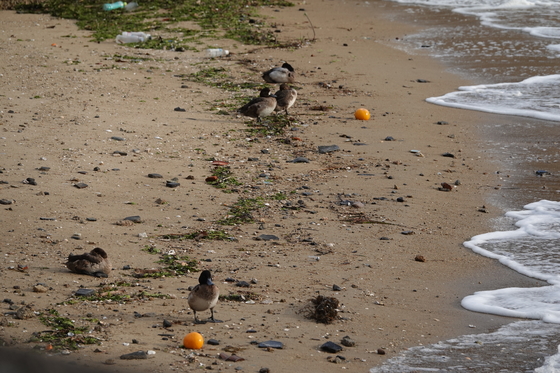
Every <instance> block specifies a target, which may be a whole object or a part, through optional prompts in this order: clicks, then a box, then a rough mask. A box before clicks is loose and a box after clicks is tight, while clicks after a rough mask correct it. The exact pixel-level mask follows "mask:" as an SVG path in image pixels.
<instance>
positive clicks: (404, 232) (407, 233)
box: [401, 231, 414, 236]
mask: <svg viewBox="0 0 560 373" xmlns="http://www.w3.org/2000/svg"><path fill="white" fill-rule="evenodd" d="M401 234H404V235H405V236H410V235H411V234H414V231H402V232H401Z"/></svg>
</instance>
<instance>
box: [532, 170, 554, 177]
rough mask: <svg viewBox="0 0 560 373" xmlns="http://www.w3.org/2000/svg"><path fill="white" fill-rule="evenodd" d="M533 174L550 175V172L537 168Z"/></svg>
mask: <svg viewBox="0 0 560 373" xmlns="http://www.w3.org/2000/svg"><path fill="white" fill-rule="evenodd" d="M535 174H537V176H540V177H543V176H550V175H552V173H551V172H549V171H546V170H538V171H535Z"/></svg>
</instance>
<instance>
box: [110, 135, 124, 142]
mask: <svg viewBox="0 0 560 373" xmlns="http://www.w3.org/2000/svg"><path fill="white" fill-rule="evenodd" d="M111 140H115V141H125V140H126V139H125V138H124V137H119V136H111Z"/></svg>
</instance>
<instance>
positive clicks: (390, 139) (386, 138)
mask: <svg viewBox="0 0 560 373" xmlns="http://www.w3.org/2000/svg"><path fill="white" fill-rule="evenodd" d="M385 141H395V139H394V138H393V136H387V137H385Z"/></svg>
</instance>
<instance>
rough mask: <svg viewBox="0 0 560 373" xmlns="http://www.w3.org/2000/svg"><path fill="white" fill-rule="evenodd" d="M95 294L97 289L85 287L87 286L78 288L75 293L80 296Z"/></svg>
mask: <svg viewBox="0 0 560 373" xmlns="http://www.w3.org/2000/svg"><path fill="white" fill-rule="evenodd" d="M93 294H95V290H93V289H85V288H82V289H78V290H76V292H75V293H74V295H76V296H79V297H87V296H90V295H93Z"/></svg>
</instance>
